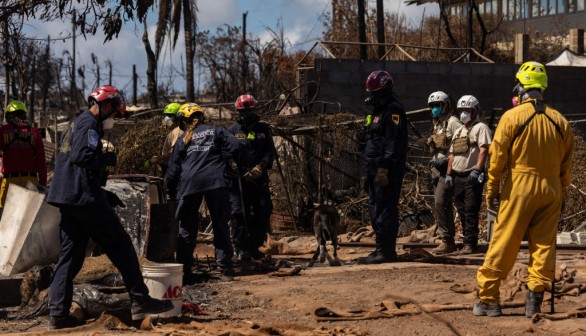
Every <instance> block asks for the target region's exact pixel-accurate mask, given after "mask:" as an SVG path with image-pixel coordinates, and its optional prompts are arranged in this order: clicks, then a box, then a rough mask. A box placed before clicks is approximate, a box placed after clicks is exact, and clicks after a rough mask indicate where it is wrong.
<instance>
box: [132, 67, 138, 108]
mask: <svg viewBox="0 0 586 336" xmlns="http://www.w3.org/2000/svg"><path fill="white" fill-rule="evenodd" d="M136 77H137V76H136V64H133V65H132V105H134V106H136V105H138V104H137V100H136V82H137V80H136V79H137V78H136Z"/></svg>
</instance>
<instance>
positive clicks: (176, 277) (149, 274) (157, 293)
mask: <svg viewBox="0 0 586 336" xmlns="http://www.w3.org/2000/svg"><path fill="white" fill-rule="evenodd" d="M142 276H143V277H144V283H145V284H146V286H147V288H148V289H149V294H150V296H151V297H153V298H155V299H159V300H171V301H172V302H173V309H172V310H170V311H168V312H164V313H161V314H157V315H153V316H157V317H171V316H180V315H181V305H182V303H183V293H182V292H183V289H182V287H181V284H182V280H183V265H182V264H153V265H148V266H147V265H143V266H142Z"/></svg>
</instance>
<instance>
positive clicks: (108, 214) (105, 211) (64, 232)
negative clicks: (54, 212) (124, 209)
mask: <svg viewBox="0 0 586 336" xmlns="http://www.w3.org/2000/svg"><path fill="white" fill-rule="evenodd" d="M60 211H61V223H60V239H61V247H62V248H61V254H60V255H59V261H58V262H57V266H56V269H55V276H54V279H53V282H52V283H51V289H50V290H51V291H50V296H49V310H50V312H49V313H50V315H51V316H65V315H68V314H69V309H70V308H71V300H72V297H73V279H74V278H75V276H76V275H77V273H78V272H79V271H80V269H81V267H82V265H83V261H84V259H85V253H86V247H87V244H88V241H89V238H92V240H93V241H94V242H95V243H96V244H98V245H99V246H100V247H101V248H102V250H103V251H104V252H105V253H106V255H107V256H108V258H110V260H111V261H112V264H114V266H116V268H117V269H118V270H119V271H120V273H121V274H122V279H123V280H124V284H125V286H126V289H127V290H128V293H129V294H130V298H131V300H132V301H134V302H139V303H140V302H144V300H146V298H147V296H148V289H147V287H146V286H145V284H144V280H143V277H142V273H141V272H140V266H139V264H138V259H137V256H136V252H135V251H134V247H133V246H132V241H131V240H130V237H129V236H128V233H126V231H124V228H123V227H122V224H120V220H119V219H118V216H117V215H116V213H115V212H114V210H113V209H112V208H111V207H110V206H109V205H107V204H93V205H84V206H75V205H63V206H60Z"/></svg>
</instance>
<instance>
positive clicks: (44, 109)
mask: <svg viewBox="0 0 586 336" xmlns="http://www.w3.org/2000/svg"><path fill="white" fill-rule="evenodd" d="M50 58H51V35H48V36H47V48H45V71H47V75H49V77H50V76H51V75H50V73H51V72H52V71H51V69H50V66H51V61H50ZM42 89H43V107H42V111H41V112H40V113H42V114H43V115H45V116H46V115H47V94H48V91H49V85H48V84H47V83H44V84H43V86H42ZM40 113H39V125H40V126H42V120H41V119H42V118H41V115H40Z"/></svg>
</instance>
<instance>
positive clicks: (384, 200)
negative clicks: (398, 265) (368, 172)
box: [367, 176, 403, 257]
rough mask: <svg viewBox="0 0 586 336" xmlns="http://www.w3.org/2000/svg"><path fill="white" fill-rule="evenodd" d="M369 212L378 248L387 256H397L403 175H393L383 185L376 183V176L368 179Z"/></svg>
mask: <svg viewBox="0 0 586 336" xmlns="http://www.w3.org/2000/svg"><path fill="white" fill-rule="evenodd" d="M367 183H368V212H369V215H370V221H371V224H372V228H373V229H374V232H375V233H376V242H375V243H376V248H377V249H380V250H382V252H383V254H384V255H386V256H387V257H396V256H397V252H396V245H397V235H398V233H399V225H400V223H399V210H398V209H397V205H398V203H399V196H400V195H401V186H402V184H403V177H402V176H401V177H400V178H397V177H395V176H393V177H392V178H391V179H390V180H389V184H387V185H386V186H383V187H376V186H375V185H374V176H369V177H368V180H367Z"/></svg>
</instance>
